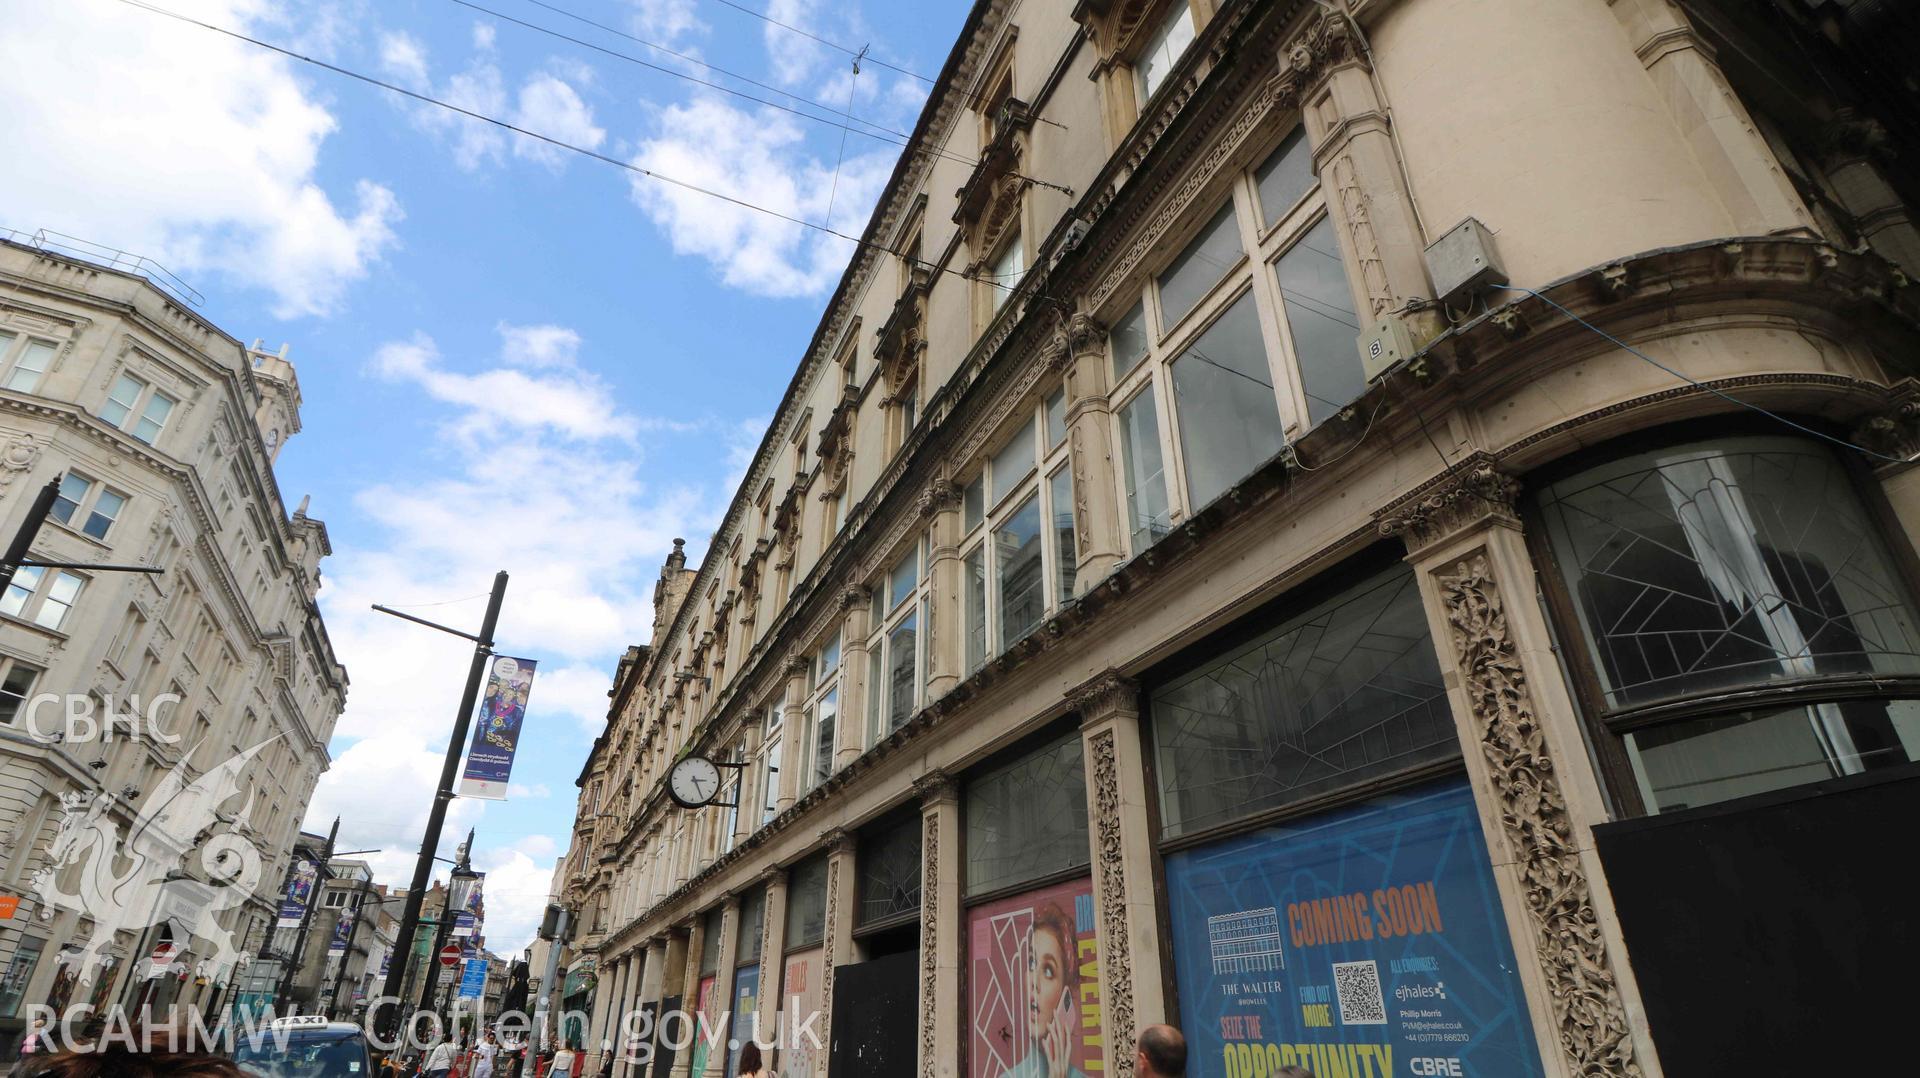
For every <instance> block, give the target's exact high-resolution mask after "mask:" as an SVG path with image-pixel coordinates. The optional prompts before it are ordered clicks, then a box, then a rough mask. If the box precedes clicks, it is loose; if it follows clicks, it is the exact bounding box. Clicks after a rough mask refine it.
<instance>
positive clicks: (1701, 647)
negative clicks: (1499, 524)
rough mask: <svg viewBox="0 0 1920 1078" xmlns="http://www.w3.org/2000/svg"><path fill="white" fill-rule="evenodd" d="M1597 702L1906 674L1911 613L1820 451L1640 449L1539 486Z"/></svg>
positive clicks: (1912, 642)
mask: <svg viewBox="0 0 1920 1078" xmlns="http://www.w3.org/2000/svg"><path fill="white" fill-rule="evenodd" d="M1538 498H1539V505H1540V508H1541V511H1542V513H1543V515H1544V516H1545V518H1546V524H1547V533H1548V535H1549V537H1550V539H1551V541H1552V543H1553V548H1554V554H1555V557H1556V559H1557V560H1558V562H1559V565H1560V571H1561V574H1562V577H1563V579H1564V580H1565V582H1566V586H1567V590H1568V592H1569V593H1570V594H1571V595H1572V598H1573V604H1574V607H1575V609H1576V610H1577V612H1578V614H1579V617H1580V621H1581V623H1582V625H1583V627H1584V628H1585V629H1586V634H1585V635H1586V638H1587V647H1588V649H1589V651H1590V653H1591V655H1592V657H1593V661H1594V666H1595V668H1596V671H1597V673H1598V675H1599V678H1600V682H1601V687H1602V689H1603V691H1604V692H1605V694H1606V702H1607V703H1608V704H1609V705H1610V706H1613V707H1631V706H1635V705H1640V704H1646V703H1651V702H1654V701H1658V700H1664V699H1671V698H1674V697H1677V696H1683V695H1688V694H1693V693H1701V692H1723V691H1727V690H1730V689H1741V688H1753V687H1758V686H1764V685H1766V684H1768V683H1774V682H1781V681H1788V680H1801V679H1806V678H1811V677H1824V676H1833V675H1849V674H1851V675H1863V674H1864V675H1905V676H1913V675H1920V618H1916V616H1915V613H1914V607H1913V603H1912V599H1911V597H1910V596H1908V594H1907V592H1906V588H1905V586H1904V585H1903V584H1902V582H1901V581H1900V579H1899V577H1898V574H1897V573H1896V572H1895V570H1894V565H1893V559H1892V558H1891V556H1890V555H1889V554H1888V552H1887V549H1886V546H1885V545H1884V543H1882V541H1881V540H1880V537H1879V534H1878V532H1877V530H1876V528H1875V526H1874V524H1873V523H1872V521H1871V520H1870V519H1869V518H1868V516H1867V514H1866V511H1865V509H1864V508H1863V507H1862V506H1861V505H1860V501H1859V498H1858V497H1857V496H1856V495H1855V493H1854V488H1853V483H1852V481H1851V480H1850V479H1849V478H1848V476H1847V475H1846V473H1845V471H1844V470H1843V469H1842V468H1841V466H1840V463H1839V461H1837V460H1835V459H1834V457H1833V455H1832V454H1831V453H1829V452H1827V451H1826V450H1825V449H1824V448H1822V447H1820V446H1816V445H1813V444H1810V443H1808V442H1805V441H1802V440H1799V439H1795V438H1776V437H1752V438H1733V439H1723V440H1719V441H1714V442H1705V443H1697V444H1693V445H1685V446H1678V447H1675V448H1671V449H1661V450H1654V451H1652V452H1648V453H1640V454H1636V455H1634V456H1631V457H1627V458H1625V459H1622V460H1618V461H1614V462H1612V463H1610V464H1606V465H1602V466H1600V467H1596V468H1592V469H1589V470H1587V471H1585V472H1582V473H1580V474H1578V475H1575V476H1573V477H1571V478H1568V479H1565V480H1562V481H1560V482H1557V483H1554V484H1552V485H1550V486H1548V487H1546V488H1544V489H1543V490H1541V492H1540V493H1539V495H1538Z"/></svg>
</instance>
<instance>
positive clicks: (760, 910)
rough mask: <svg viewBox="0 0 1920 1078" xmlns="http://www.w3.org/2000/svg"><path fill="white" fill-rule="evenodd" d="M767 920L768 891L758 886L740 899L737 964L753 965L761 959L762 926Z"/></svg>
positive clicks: (736, 951)
mask: <svg viewBox="0 0 1920 1078" xmlns="http://www.w3.org/2000/svg"><path fill="white" fill-rule="evenodd" d="M766 920H767V892H766V890H765V889H764V888H759V887H756V888H754V889H753V890H751V891H749V892H747V895H746V897H745V898H742V899H741V900H740V934H739V935H738V936H735V937H734V939H735V941H736V942H735V944H734V948H733V952H734V962H735V963H736V964H737V965H742V966H751V965H753V964H754V963H756V962H758V961H760V937H761V934H762V933H761V931H760V930H761V926H762V925H764V924H765V923H766Z"/></svg>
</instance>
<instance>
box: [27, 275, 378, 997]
mask: <svg viewBox="0 0 1920 1078" xmlns="http://www.w3.org/2000/svg"><path fill="white" fill-rule="evenodd" d="M300 422H301V421H300V384H299V381H298V379H297V377H296V376H295V373H294V368H293V365H292V364H291V363H289V362H288V361H287V358H286V351H285V349H284V348H283V349H282V350H281V351H280V352H279V353H273V352H269V351H265V350H264V349H262V348H261V347H260V346H259V344H258V342H256V343H255V345H254V346H253V347H248V346H246V345H245V344H242V343H241V342H239V341H236V340H234V339H233V338H231V337H229V336H227V335H226V334H225V333H223V332H221V331H220V330H219V329H218V328H217V327H215V326H213V325H211V324H210V323H208V322H207V321H206V320H205V319H204V318H203V317H201V316H200V315H199V314H197V313H194V312H193V311H192V310H190V309H188V305H187V304H186V303H184V302H181V301H180V300H177V299H176V298H174V296H172V295H170V294H169V293H167V292H163V291H161V290H160V289H159V288H158V287H156V286H155V285H153V284H151V283H149V282H148V281H147V280H146V279H144V278H142V277H139V276H135V275H132V274H129V273H125V272H120V271H117V270H114V269H110V268H107V267H104V266H101V265H97V264H94V263H92V262H89V261H86V260H84V259H80V258H73V257H68V256H67V255H65V254H63V253H60V252H57V251H53V250H43V249H38V248H35V247H32V246H24V245H21V244H16V243H12V242H6V243H0V529H4V531H5V534H6V535H7V536H9V537H11V536H12V535H13V534H14V532H15V530H16V529H17V528H18V526H19V524H20V522H21V521H22V519H23V518H24V516H25V513H26V511H27V508H28V506H29V505H30V504H31V503H32V502H33V500H34V497H35V495H36V494H37V493H38V492H39V490H40V489H41V488H42V487H43V486H44V485H45V484H46V483H47V482H48V481H49V480H51V479H54V478H56V477H61V478H62V481H63V485H62V486H61V495H60V498H59V500H57V501H56V502H55V503H54V509H53V515H52V517H51V518H50V519H49V520H48V521H47V523H46V524H45V525H44V526H43V527H42V528H41V530H40V532H39V533H38V536H37V538H36V539H35V541H34V543H33V546H32V550H31V554H32V556H33V557H34V558H36V559H38V560H43V561H58V562H71V563H77V564H79V565H80V566H82V567H81V568H75V569H45V570H38V571H35V570H30V569H28V570H22V571H21V572H20V573H19V574H17V575H16V576H15V577H14V582H13V587H12V588H11V589H10V590H9V591H8V593H7V595H6V596H5V598H4V599H0V666H3V667H4V672H3V673H0V684H3V686H4V687H0V821H4V822H0V894H5V895H7V896H9V897H10V898H12V897H17V898H18V899H19V906H18V908H17V911H15V912H13V913H12V914H11V915H10V917H9V918H8V919H6V920H0V968H4V969H5V970H6V972H5V975H4V983H5V985H6V988H5V990H4V992H0V1022H8V1021H10V1022H12V1023H13V1024H14V1026H15V1027H16V1028H17V1027H18V1025H19V1022H20V1017H21V1016H22V1015H23V1014H24V1013H25V1012H24V1008H25V1007H26V1006H29V1005H36V1004H53V1005H55V1006H74V1005H77V1004H81V1003H86V1002H89V1001H92V1002H93V1003H95V1004H96V1005H100V1006H104V1005H106V1004H110V1003H135V1002H139V1001H146V1002H151V1003H155V1004H162V1005H164V1004H166V1003H178V1004H180V1005H183V1006H192V1007H196V1008H199V1007H203V1006H205V1007H217V1006H218V998H217V997H220V996H222V995H223V994H225V993H227V991H228V989H229V984H228V981H229V979H230V978H231V971H230V970H229V971H228V972H226V973H222V974H215V975H212V976H208V975H205V974H206V973H207V971H205V970H202V969H201V963H202V962H203V961H204V960H206V959H208V958H209V957H211V956H213V954H214V953H215V951H214V949H213V948H212V946H211V945H210V943H209V941H207V940H206V939H203V938H201V937H200V934H199V933H198V932H194V933H193V938H192V939H191V940H189V939H187V938H183V937H182V938H176V936H175V933H174V932H173V930H172V925H173V924H174V923H178V924H180V925H182V926H187V925H190V924H194V923H195V922H196V919H197V918H196V914H195V911H197V910H198V909H201V908H206V909H211V910H214V911H217V912H216V913H214V914H212V917H211V919H212V922H213V925H214V926H217V931H219V932H221V933H231V938H232V940H233V941H234V943H235V945H236V946H238V947H239V948H240V949H241V950H242V951H243V952H244V953H252V952H253V951H255V950H257V949H258V948H259V947H260V946H261V943H262V941H263V940H265V939H266V938H267V928H268V926H269V925H270V924H271V923H272V921H273V918H274V915H275V912H276V910H277V906H278V901H279V893H280V890H281V888H282V883H283V880H284V878H285V873H286V869H287V863H288V857H289V854H290V851H291V850H292V847H293V844H294V840H295V836H296V834H297V832H298V828H299V825H300V820H301V817H302V816H303V815H304V813H305V811H306V806H307V802H308V799H309V798H310V797H311V795H312V793H313V788H314V783H315V782H316V781H317V780H318V778H319V776H320V773H321V771H322V770H324V769H325V767H326V766H327V752H326V744H327V740H328V738H329V737H330V736H331V735H332V732H333V726H334V722H335V720H336V719H337V718H338V716H339V714H340V710H341V707H342V706H343V702H344V700H345V696H346V689H347V677H346V671H345V669H344V668H343V667H342V666H341V665H340V662H339V661H338V659H337V658H336V657H335V656H334V653H333V649H332V645H331V643H330V642H329V641H328V638H327V632H326V627H325V626H324V625H323V624H322V622H321V618H320V613H319V610H318V608H317V607H316V606H315V604H314V595H315V594H316V592H317V591H318V589H319V585H320V569H319V566H320V561H321V559H322V558H323V557H324V556H325V555H326V554H327V553H328V552H329V548H328V540H327V529H326V526H325V525H324V524H323V523H321V522H320V521H319V520H316V519H314V518H312V517H310V516H308V515H307V512H306V504H305V502H304V501H303V502H302V503H301V504H300V506H299V507H298V508H295V509H293V510H292V512H291V513H289V511H288V506H287V505H286V504H285V502H284V500H283V499H282V496H281V493H280V489H279V487H278V486H277V484H276V483H275V480H274V471H273V464H274V461H275V459H276V458H277V456H278V455H279V453H280V451H281V449H282V448H284V446H285V445H286V441H287V439H288V438H289V437H291V436H292V435H294V434H296V433H298V432H299V430H300ZM89 565H140V566H157V567H159V568H160V569H161V570H162V571H161V572H160V573H158V574H153V575H141V574H133V573H116V572H92V571H89V570H88V569H87V568H85V566H89ZM135 698H138V700H139V701H142V703H141V704H140V705H139V710H138V714H139V716H140V718H139V726H140V728H139V729H138V730H132V729H130V728H129V727H127V726H125V725H122V726H119V727H117V728H116V729H114V730H113V731H112V733H111V734H110V735H109V734H108V733H107V732H106V731H105V730H104V729H103V728H101V727H98V726H95V727H88V726H87V725H86V724H85V722H84V721H82V722H80V723H78V724H77V725H71V726H70V725H68V724H67V723H66V720H65V717H64V708H65V701H68V700H78V701H81V702H83V703H84V702H87V701H90V702H91V703H92V704H93V705H95V706H94V708H93V709H91V710H92V715H93V718H94V719H95V720H100V719H102V718H103V717H104V715H105V714H106V708H107V706H108V702H109V700H111V701H112V703H113V705H114V706H115V707H117V708H118V709H119V712H120V713H121V714H123V715H124V714H125V713H126V712H127V711H128V710H129V708H130V707H131V705H132V704H133V701H134V699H135ZM77 710H79V711H82V712H85V711H87V710H89V709H87V708H84V707H82V708H79V709H77ZM256 747H258V748H259V751H258V753H257V754H256V755H255V756H254V757H252V758H250V759H249V761H248V763H247V765H246V767H245V768H244V770H243V771H242V772H241V774H240V780H241V781H242V782H243V783H244V784H245V785H246V786H247V787H249V788H250V789H251V791H252V798H251V800H250V802H248V803H247V807H246V809H245V812H244V813H242V812H241V802H240V800H239V799H238V798H235V799H233V800H232V801H231V802H230V803H228V804H226V805H225V806H224V808H225V810H226V811H227V812H228V813H229V814H230V815H232V814H237V816H236V818H234V819H232V820H230V821H226V822H225V823H221V822H220V821H219V820H218V818H209V819H208V820H207V821H206V823H207V825H208V827H209V828H214V827H215V826H216V824H218V825H219V826H218V831H219V833H221V834H223V835H224V834H227V833H229V832H231V833H233V834H235V835H237V838H238V841H239V842H240V843H241V844H242V845H243V846H244V847H245V848H246V849H248V850H252V851H255V852H256V853H257V863H256V858H253V857H241V858H239V860H238V861H223V862H220V864H208V863H205V862H207V861H208V857H206V856H203V855H204V854H206V852H207V851H209V850H213V849H215V847H216V846H218V847H219V848H221V849H226V848H227V845H224V844H221V843H218V842H216V843H214V844H208V838H207V836H208V835H210V834H212V833H213V832H212V831H209V832H207V833H206V834H202V835H199V836H193V837H194V839H195V841H196V842H197V843H199V845H197V846H196V847H195V848H194V849H187V850H179V849H173V848H171V847H168V848H167V849H164V850H163V849H160V848H158V847H154V848H146V847H142V848H141V853H142V854H143V855H147V856H148V857H149V858H150V859H149V860H147V861H144V862H141V863H142V864H147V865H153V866H157V868H154V869H153V870H152V871H151V872H148V875H151V876H153V877H154V878H155V879H156V880H157V879H158V872H159V871H161V870H167V869H177V870H179V871H180V872H184V873H185V877H186V878H185V879H184V880H182V879H178V878H177V875H178V873H176V874H175V877H169V879H168V882H167V884H166V886H165V887H164V888H163V890H164V891H165V892H166V898H165V899H164V902H165V903H166V905H164V907H163V908H159V909H156V910H155V911H154V912H155V914H156V916H158V915H177V921H163V925H162V926H161V927H155V926H153V925H152V924H151V921H152V918H148V917H145V915H144V911H140V910H129V911H124V912H125V916H121V917H119V918H118V919H117V923H114V924H110V925H96V924H95V922H94V918H95V917H96V916H106V914H104V913H100V912H97V911H81V910H77V909H71V908H57V907H56V906H55V905H53V904H48V903H43V902H42V901H40V900H39V898H38V897H36V896H37V895H38V894H39V893H40V892H39V891H38V890H37V889H36V887H35V882H34V881H35V879H36V876H37V875H38V874H40V873H41V872H43V870H45V871H52V872H53V873H54V875H53V876H52V877H51V879H53V880H54V881H56V882H57V884H58V886H59V889H60V890H62V891H67V892H74V893H81V894H84V893H86V892H85V889H84V884H83V881H82V879H81V877H82V875H83V873H85V872H86V871H88V870H87V868H86V866H87V865H88V864H90V863H91V862H90V861H89V859H88V858H89V857H90V856H93V855H95V854H99V853H104V852H106V851H104V850H100V849H94V850H92V851H89V849H88V848H87V847H86V844H85V842H79V843H77V844H76V843H73V842H70V841H68V839H69V838H71V837H73V836H68V835H66V833H65V831H64V830H63V828H62V821H63V819H65V818H67V817H68V816H72V817H74V818H75V819H78V818H79V817H80V816H81V815H82V814H83V812H86V811H91V810H93V809H99V810H100V812H99V813H98V815H99V817H100V820H99V823H98V826H100V827H104V828H107V829H108V830H109V831H115V832H117V833H118V834H120V835H124V836H130V837H131V836H132V828H133V825H134V822H135V820H136V819H138V818H139V817H140V816H141V814H142V813H143V812H144V811H145V810H146V809H147V808H149V807H155V808H156V811H157V810H158V809H157V805H156V803H155V802H154V801H153V799H154V798H155V797H157V796H160V794H159V793H158V792H157V791H166V790H173V789H177V787H173V786H169V785H167V782H168V777H169V776H170V775H174V774H176V771H177V774H178V776H179V780H180V781H193V780H197V779H200V778H201V777H203V776H206V775H208V774H209V769H211V768H214V767H216V766H217V765H219V764H222V763H224V762H226V761H229V760H232V759H234V758H236V757H238V756H239V755H240V754H242V753H244V752H246V751H248V750H251V749H254V748H256ZM182 764H184V765H185V767H184V769H181V765H182ZM171 804H172V806H173V807H172V808H171V809H169V811H173V810H174V809H180V808H182V807H184V808H186V809H191V808H193V807H194V804H193V803H190V802H185V801H182V802H172V803H171ZM214 807H215V808H218V807H219V806H214ZM169 826H171V824H170V825H169ZM56 841H58V842H60V844H61V849H60V850H58V851H54V852H51V853H50V848H49V847H50V843H55V842H56ZM237 848H238V847H235V849H237ZM196 851H198V852H196ZM123 852H124V853H126V854H132V853H134V852H135V851H134V847H132V846H128V847H126V849H125V850H124V851H123ZM168 856H170V857H171V858H172V859H173V860H174V861H177V862H178V863H177V864H172V863H165V862H166V861H167V857H168ZM153 857H158V858H159V860H152V859H151V858H153ZM226 864H238V865H240V867H239V869H238V871H237V873H236V874H235V875H233V876H232V877H230V878H229V877H221V876H219V875H218V873H219V872H222V871H225V869H224V868H222V867H221V866H222V865H226ZM142 871H146V870H145V869H142ZM256 877H257V878H256ZM145 878H146V877H145V876H142V877H141V879H145ZM230 881H231V882H230ZM138 882H139V881H138V880H136V881H135V883H136V884H137V883H138ZM230 887H241V888H244V889H245V894H244V899H241V898H238V897H236V896H232V895H229V893H228V888H230ZM109 905H111V903H109ZM198 927H200V928H206V929H208V930H209V931H215V930H216V929H215V928H213V927H210V926H208V925H207V924H205V923H204V922H202V923H200V924H199V925H198ZM96 934H100V935H102V936H103V938H100V939H97V940H96V939H95V938H94V937H95V936H96ZM90 942H92V943H97V944H98V945H99V953H100V954H101V955H103V956H104V958H105V960H106V961H105V964H104V967H103V972H102V973H101V974H100V975H98V976H95V977H94V978H93V979H92V981H91V982H90V983H76V980H77V978H76V976H75V973H74V970H73V967H72V966H71V965H70V964H63V963H62V961H61V958H62V956H65V955H69V954H70V953H72V952H75V951H76V950H77V949H79V948H81V947H83V946H84V945H86V944H88V943H90ZM163 947H165V948H166V950H165V951H164V960H162V959H160V958H156V956H158V955H162V954H163V951H162V948H163ZM212 1013H216V1014H217V1013H218V1012H217V1010H215V1011H213V1012H212Z"/></svg>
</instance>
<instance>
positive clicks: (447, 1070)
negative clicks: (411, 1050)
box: [420, 1040, 453, 1078]
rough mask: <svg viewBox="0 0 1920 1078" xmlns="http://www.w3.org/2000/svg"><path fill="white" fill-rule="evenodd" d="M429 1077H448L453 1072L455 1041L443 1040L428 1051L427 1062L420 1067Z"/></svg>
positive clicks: (422, 1072) (421, 1071)
mask: <svg viewBox="0 0 1920 1078" xmlns="http://www.w3.org/2000/svg"><path fill="white" fill-rule="evenodd" d="M420 1073H421V1074H424V1075H426V1076H427V1078H446V1076H447V1075H449V1074H452V1073H453V1042H452V1041H450V1040H445V1041H441V1042H440V1043H439V1044H436V1045H434V1046H433V1049H432V1050H431V1051H429V1052H428V1053H427V1062H426V1064H425V1065H423V1066H422V1067H421V1068H420Z"/></svg>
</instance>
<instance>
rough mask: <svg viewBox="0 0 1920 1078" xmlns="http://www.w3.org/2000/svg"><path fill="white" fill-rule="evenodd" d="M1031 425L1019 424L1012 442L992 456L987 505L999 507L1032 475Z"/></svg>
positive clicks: (1029, 423)
mask: <svg viewBox="0 0 1920 1078" xmlns="http://www.w3.org/2000/svg"><path fill="white" fill-rule="evenodd" d="M1033 460H1034V455H1033V423H1032V422H1031V421H1028V422H1026V423H1022V424H1020V427H1019V429H1018V430H1016V431H1014V434H1013V440H1012V441H1010V442H1008V443H1007V444H1006V445H1004V446H1002V447H1001V448H1000V451H999V452H998V453H995V454H994V455H993V497H992V498H991V499H989V501H988V503H987V504H989V505H999V504H1000V499H1002V498H1004V497H1006V496H1007V495H1008V494H1011V493H1013V488H1014V487H1017V486H1019V485H1020V481H1021V480H1022V479H1025V478H1026V477H1027V476H1028V475H1031V474H1032V473H1033Z"/></svg>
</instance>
